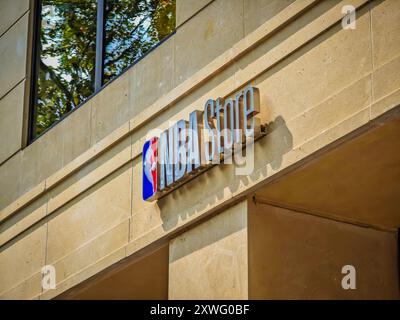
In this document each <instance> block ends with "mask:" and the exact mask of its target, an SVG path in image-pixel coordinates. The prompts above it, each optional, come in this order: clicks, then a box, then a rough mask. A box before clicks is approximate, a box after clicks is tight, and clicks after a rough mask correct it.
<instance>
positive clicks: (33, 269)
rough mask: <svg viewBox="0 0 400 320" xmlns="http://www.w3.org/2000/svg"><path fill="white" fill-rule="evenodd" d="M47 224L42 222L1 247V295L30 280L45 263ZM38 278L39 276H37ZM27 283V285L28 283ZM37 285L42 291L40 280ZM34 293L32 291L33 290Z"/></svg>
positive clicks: (36, 288)
mask: <svg viewBox="0 0 400 320" xmlns="http://www.w3.org/2000/svg"><path fill="white" fill-rule="evenodd" d="M45 250H46V225H45V224H41V225H38V226H36V227H34V228H31V229H29V230H27V231H26V232H24V233H23V234H22V235H21V236H20V237H18V238H16V239H15V240H13V241H12V242H10V243H9V244H7V245H6V246H3V247H1V248H0V295H1V294H4V293H6V291H9V290H11V289H12V288H14V287H17V286H18V285H19V284H22V283H23V282H24V281H28V283H29V281H30V280H29V279H30V278H31V277H32V276H34V275H35V274H36V273H38V272H40V271H41V268H42V267H43V266H44V265H45ZM36 279H37V278H36ZM28 283H27V285H28ZM32 285H34V286H35V290H33V291H36V294H38V293H39V292H40V291H41V284H40V281H39V283H37V284H32ZM31 293H32V292H31Z"/></svg>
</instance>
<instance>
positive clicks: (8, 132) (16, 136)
mask: <svg viewBox="0 0 400 320" xmlns="http://www.w3.org/2000/svg"><path fill="white" fill-rule="evenodd" d="M24 86H25V81H23V82H21V83H20V84H19V85H18V86H17V87H15V88H14V89H13V90H12V91H10V92H9V93H8V94H7V95H6V96H4V97H3V98H2V99H0V146H1V147H0V163H2V162H3V161H4V160H6V159H7V158H8V157H10V156H11V155H12V154H13V153H15V152H17V151H18V150H19V149H21V143H22V120H23V111H24Z"/></svg>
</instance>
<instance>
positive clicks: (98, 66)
mask: <svg viewBox="0 0 400 320" xmlns="http://www.w3.org/2000/svg"><path fill="white" fill-rule="evenodd" d="M32 1H33V19H32V24H33V26H32V27H33V32H32V49H31V50H32V52H31V57H32V60H31V61H32V62H31V67H30V69H31V73H30V74H31V79H30V81H29V82H30V90H29V105H28V108H29V112H28V126H27V129H28V130H27V131H28V132H27V146H28V145H30V144H32V143H33V142H34V141H36V140H37V139H39V138H40V137H42V136H43V135H45V134H46V133H47V132H48V131H50V130H51V129H52V128H53V127H54V126H56V125H57V124H59V123H60V122H61V121H63V120H64V119H65V118H67V117H68V116H69V115H70V114H72V113H73V112H74V111H76V110H77V109H79V108H80V107H81V106H82V105H84V104H85V103H87V102H88V101H89V100H90V99H92V98H93V97H94V96H95V95H97V94H98V93H99V92H100V91H101V90H103V89H104V88H105V87H107V86H108V85H109V84H111V83H112V82H114V81H115V80H117V79H118V78H119V77H121V76H122V75H123V74H124V73H125V72H127V71H128V70H129V69H130V68H132V67H133V66H134V65H136V64H137V63H138V62H139V61H141V60H142V59H143V58H145V57H146V56H147V55H148V54H150V53H151V52H152V51H153V50H155V49H156V48H157V47H158V46H160V45H161V44H163V43H164V42H165V41H167V40H168V39H169V38H170V37H172V36H173V35H175V33H176V29H177V28H176V25H175V27H174V30H173V31H172V32H171V33H170V34H169V35H168V36H166V37H165V38H164V39H162V40H161V41H159V42H157V43H156V44H155V45H154V46H153V47H151V48H150V49H149V50H148V51H147V52H146V53H145V54H143V55H142V56H141V57H140V58H138V59H137V60H135V61H134V62H133V63H132V64H131V65H129V66H127V67H125V68H124V69H123V70H122V71H121V73H120V74H119V75H117V76H115V77H113V78H112V79H111V80H109V81H107V82H106V83H104V81H103V80H104V77H103V76H104V72H103V71H104V70H103V67H104V64H103V63H104V51H105V48H104V39H105V38H104V37H105V32H104V31H105V23H106V17H105V14H104V12H105V6H106V0H96V1H97V20H96V23H97V25H96V57H95V81H94V91H93V93H92V94H91V95H90V96H88V97H87V99H86V100H84V101H82V102H81V103H79V104H78V105H77V106H76V107H75V108H74V109H73V110H71V111H69V112H68V113H66V114H64V115H62V116H61V118H60V119H59V120H57V121H55V122H54V123H52V124H51V125H50V126H49V127H48V128H46V129H45V130H44V131H43V132H42V133H41V134H39V135H35V131H36V101H37V98H38V85H37V84H38V74H39V61H40V53H39V50H38V49H39V41H40V31H41V13H42V1H41V0H32ZM175 10H176V9H175ZM175 15H176V11H175Z"/></svg>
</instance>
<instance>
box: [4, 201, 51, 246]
mask: <svg viewBox="0 0 400 320" xmlns="http://www.w3.org/2000/svg"><path fill="white" fill-rule="evenodd" d="M46 208H47V197H46V196H44V197H41V198H39V199H37V200H35V201H34V202H32V203H31V204H29V205H28V206H26V207H25V208H23V209H21V210H20V211H18V212H17V213H16V214H14V215H12V216H11V217H10V218H8V219H6V220H4V221H2V223H1V224H0V246H2V245H4V244H5V243H7V242H8V241H10V240H11V239H13V238H15V237H16V236H18V235H19V234H21V233H22V232H23V231H25V230H27V229H29V227H31V226H32V225H34V224H35V223H36V222H38V221H39V220H41V219H43V218H44V217H45V216H46Z"/></svg>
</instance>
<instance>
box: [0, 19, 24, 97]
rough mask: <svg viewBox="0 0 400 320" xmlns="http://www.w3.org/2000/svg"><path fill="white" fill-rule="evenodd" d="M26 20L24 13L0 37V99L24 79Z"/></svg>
mask: <svg viewBox="0 0 400 320" xmlns="http://www.w3.org/2000/svg"><path fill="white" fill-rule="evenodd" d="M28 18H29V14H28V13H26V14H25V15H24V16H23V17H22V18H21V19H20V20H19V21H18V22H17V23H16V24H15V25H13V26H12V28H11V29H10V30H8V31H7V32H6V33H5V34H4V35H3V36H2V37H0V61H1V68H2V70H1V73H0V98H2V97H3V96H4V95H5V94H6V93H7V92H8V91H10V90H11V89H12V88H13V87H14V86H15V85H17V84H18V83H19V82H20V81H21V80H22V79H24V78H25V72H26V68H25V67H26V50H27V49H26V48H27V40H28V39H27V37H28V20H29V19H28Z"/></svg>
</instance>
